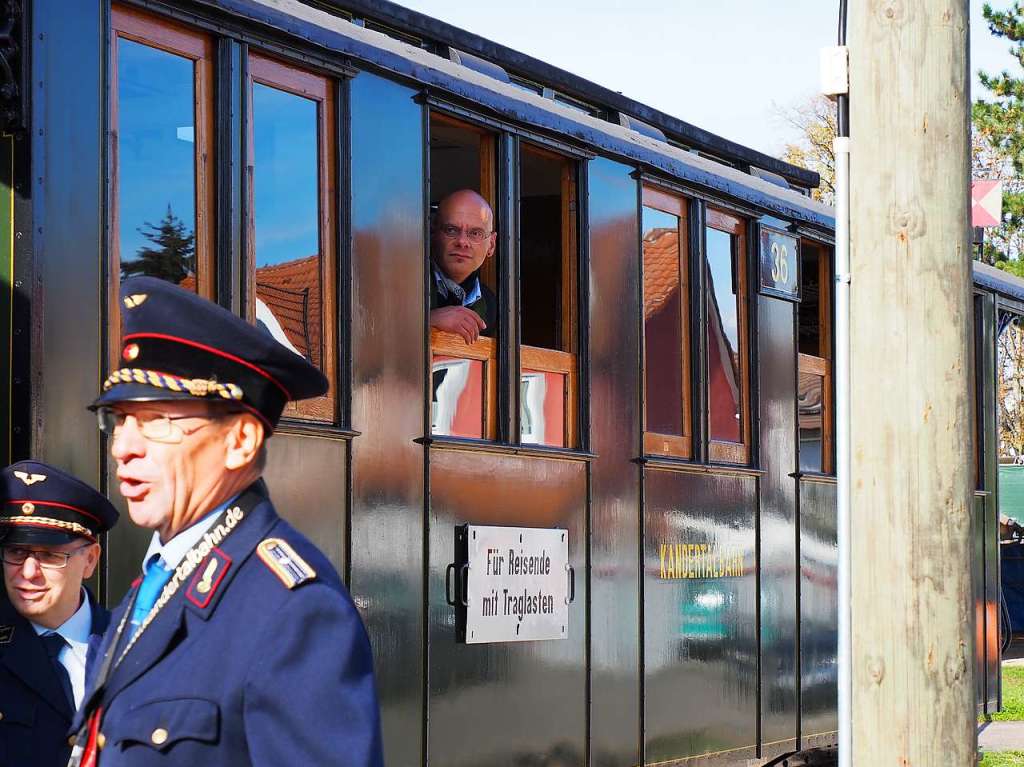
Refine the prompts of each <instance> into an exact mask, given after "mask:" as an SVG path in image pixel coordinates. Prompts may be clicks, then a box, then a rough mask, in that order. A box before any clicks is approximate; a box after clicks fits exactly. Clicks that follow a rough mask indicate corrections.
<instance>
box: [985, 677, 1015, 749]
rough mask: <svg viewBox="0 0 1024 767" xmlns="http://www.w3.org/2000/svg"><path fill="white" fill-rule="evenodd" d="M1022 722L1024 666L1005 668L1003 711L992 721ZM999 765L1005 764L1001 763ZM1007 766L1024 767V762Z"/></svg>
mask: <svg viewBox="0 0 1024 767" xmlns="http://www.w3.org/2000/svg"><path fill="white" fill-rule="evenodd" d="M1022 720H1024V666H1004V667H1003V710H1002V711H1000V712H999V713H998V714H992V721H993V722H1019V721H1022ZM994 764H995V763H994ZM999 764H1004V763H1003V762H1000V763H999ZM1005 764H1020V765H1024V761H1020V762H1005ZM986 767H987V765H986Z"/></svg>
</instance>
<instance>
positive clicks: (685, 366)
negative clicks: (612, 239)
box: [639, 183, 693, 459]
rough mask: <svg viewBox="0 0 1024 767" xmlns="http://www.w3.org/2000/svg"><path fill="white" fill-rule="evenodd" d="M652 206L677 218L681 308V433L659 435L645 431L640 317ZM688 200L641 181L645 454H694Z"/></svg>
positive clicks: (644, 424)
mask: <svg viewBox="0 0 1024 767" xmlns="http://www.w3.org/2000/svg"><path fill="white" fill-rule="evenodd" d="M644 208H653V209H654V210H659V211H661V212H662V213H668V214H669V215H672V216H676V217H677V218H678V219H679V228H678V235H677V236H678V238H679V293H680V298H681V299H682V301H681V303H682V306H681V307H680V315H681V316H680V334H681V338H680V342H681V349H680V362H681V365H682V370H681V375H682V382H683V388H682V392H681V393H682V409H683V412H682V426H681V430H682V432H683V433H682V434H681V435H676V434H661V433H660V432H653V431H648V429H647V358H646V355H647V336H646V328H647V322H646V319H645V318H644V317H643V312H644V306H645V302H646V300H647V299H646V296H645V295H644V294H643V287H644V258H643V209H644ZM689 208H690V200H689V199H688V198H687V197H684V196H683V195H681V194H677V193H674V192H669V191H667V190H664V189H660V188H658V187H655V186H651V185H650V184H648V183H644V184H643V185H642V189H641V200H640V238H641V246H640V259H639V261H640V291H641V300H640V311H641V326H640V348H641V359H642V364H641V378H642V380H641V387H642V389H641V391H642V392H643V407H642V413H641V419H642V420H641V427H642V431H643V452H644V455H656V456H670V457H674V458H683V459H691V458H692V457H693V380H692V370H693V364H692V359H691V358H692V351H691V349H692V347H691V335H690V334H691V327H690V311H691V305H692V300H693V297H692V295H691V293H690V290H691V286H690V248H689V244H690V215H689Z"/></svg>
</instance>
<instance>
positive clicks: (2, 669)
mask: <svg viewBox="0 0 1024 767" xmlns="http://www.w3.org/2000/svg"><path fill="white" fill-rule="evenodd" d="M86 594H87V595H88V599H89V604H90V606H91V607H92V630H91V634H90V644H92V642H93V641H94V640H98V639H99V637H100V636H101V635H102V634H103V632H104V630H105V629H106V628H107V624H108V623H109V621H110V613H109V611H107V610H105V609H104V608H102V607H100V606H99V605H98V604H96V600H95V599H93V596H92V594H91V593H89V591H88V589H86ZM73 713H74V712H73V711H72V710H71V707H70V706H69V705H68V702H67V698H66V697H65V696H64V691H63V689H62V688H61V684H60V679H58V677H57V672H56V670H55V669H54V668H53V664H52V663H51V662H50V658H49V656H48V655H47V654H46V648H45V647H44V646H43V643H42V641H41V640H40V639H39V635H38V634H36V631H35V629H34V628H32V624H31V623H29V622H28V621H27V620H26V619H25V618H23V617H22V616H21V615H20V614H18V612H17V611H16V610H15V609H14V607H12V606H11V603H10V602H8V601H7V598H6V597H5V596H4V597H0V715H2V716H0V765H2V767H67V763H68V756H69V755H70V753H71V747H70V745H69V744H68V728H69V727H70V726H71V719H72V715H73Z"/></svg>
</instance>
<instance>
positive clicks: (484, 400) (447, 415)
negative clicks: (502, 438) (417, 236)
mask: <svg viewBox="0 0 1024 767" xmlns="http://www.w3.org/2000/svg"><path fill="white" fill-rule="evenodd" d="M496 147H497V136H496V135H495V134H494V133H492V132H490V131H487V130H485V129H483V128H479V127H477V126H475V125H471V124H469V123H466V122H463V121H461V120H456V119H454V118H451V117H448V116H447V115H443V114H439V113H433V114H431V116H430V211H431V222H430V250H431V252H430V257H431V263H430V270H429V272H430V273H429V279H430V324H431V355H432V358H431V392H432V397H431V432H432V433H433V434H438V435H446V436H454V437H468V438H475V439H495V438H496V436H497V434H496V432H497V403H496V399H497V380H498V356H497V339H496V333H497V318H498V300H497V271H496V270H497V266H496V264H497V258H498V256H497V254H496V249H497V235H496V232H497V228H498V222H497V221H495V219H494V210H495V209H496V207H497V205H496V204H495V187H496V183H497V182H496V176H495V152H496ZM467 217H469V218H467ZM470 219H472V220H470ZM463 310H465V311H463ZM467 318H468V320H469V327H466V324H465V321H466V319H467ZM459 323H463V324H459Z"/></svg>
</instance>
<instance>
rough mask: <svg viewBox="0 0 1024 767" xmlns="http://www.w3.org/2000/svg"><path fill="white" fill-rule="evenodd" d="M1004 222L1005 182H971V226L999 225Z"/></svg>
mask: <svg viewBox="0 0 1024 767" xmlns="http://www.w3.org/2000/svg"><path fill="white" fill-rule="evenodd" d="M1002 222H1003V182H1002V181H972V182H971V226H999V225H1000V224H1001V223H1002Z"/></svg>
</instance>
